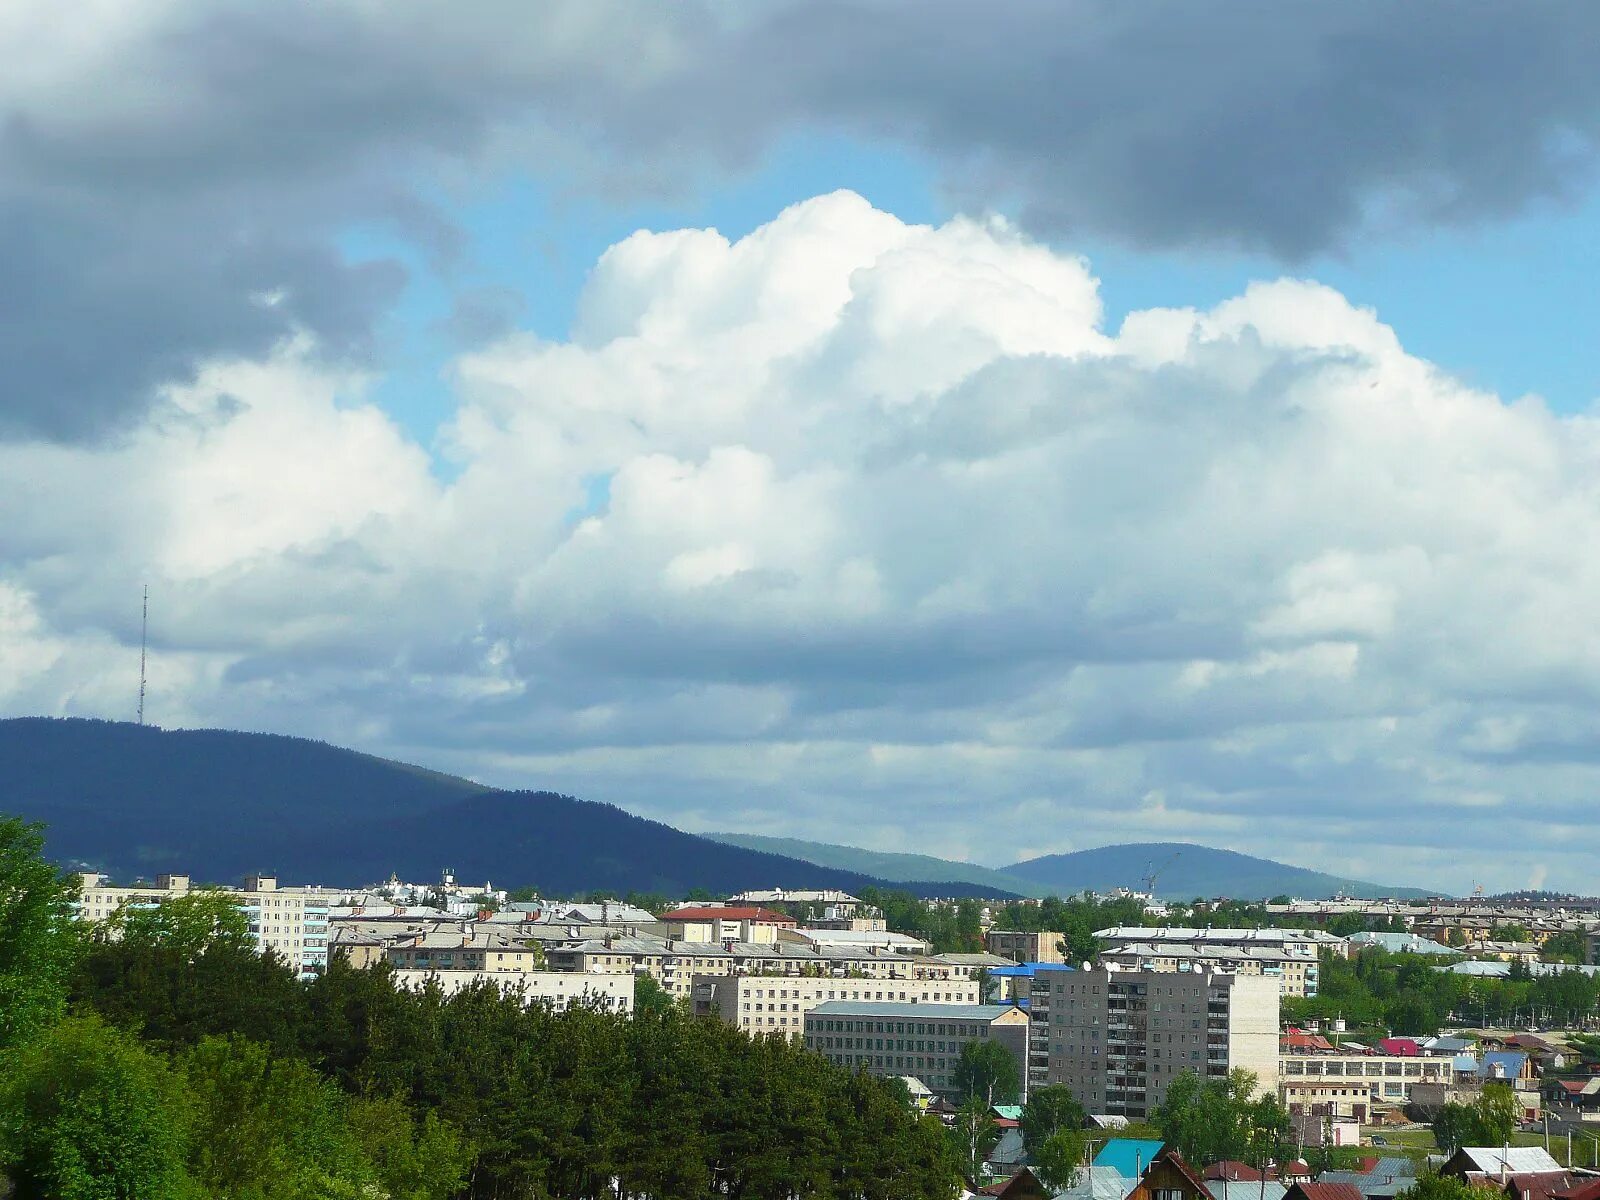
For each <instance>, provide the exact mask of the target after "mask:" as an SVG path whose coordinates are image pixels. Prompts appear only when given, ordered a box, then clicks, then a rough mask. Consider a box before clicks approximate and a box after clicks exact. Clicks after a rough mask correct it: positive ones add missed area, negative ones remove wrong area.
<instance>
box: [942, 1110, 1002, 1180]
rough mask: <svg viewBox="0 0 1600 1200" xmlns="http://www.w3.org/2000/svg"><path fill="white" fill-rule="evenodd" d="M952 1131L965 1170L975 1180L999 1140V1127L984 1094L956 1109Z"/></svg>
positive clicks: (969, 1177)
mask: <svg viewBox="0 0 1600 1200" xmlns="http://www.w3.org/2000/svg"><path fill="white" fill-rule="evenodd" d="M950 1132H951V1134H952V1135H953V1137H954V1138H955V1145H956V1149H957V1152H958V1153H959V1155H960V1158H961V1169H962V1171H963V1173H965V1175H966V1177H967V1178H968V1179H970V1180H973V1181H976V1180H977V1178H978V1176H979V1174H980V1172H981V1171H982V1169H983V1164H984V1162H985V1160H987V1159H988V1157H989V1152H990V1151H991V1150H993V1149H994V1148H995V1146H997V1145H999V1143H1000V1127H999V1125H997V1124H996V1123H995V1119H994V1114H993V1113H991V1112H990V1111H989V1105H988V1104H985V1103H984V1101H983V1098H982V1097H981V1096H972V1097H970V1098H969V1099H968V1100H967V1101H966V1102H965V1103H964V1104H962V1106H961V1107H960V1108H959V1109H957V1110H956V1118H955V1124H954V1125H953V1126H951V1130H950Z"/></svg>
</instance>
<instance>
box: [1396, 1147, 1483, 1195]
mask: <svg viewBox="0 0 1600 1200" xmlns="http://www.w3.org/2000/svg"><path fill="white" fill-rule="evenodd" d="M1441 1148H1442V1146H1441ZM1482 1197H1483V1191H1482V1189H1481V1188H1475V1187H1473V1186H1472V1185H1471V1184H1470V1183H1467V1182H1465V1181H1464V1180H1461V1179H1457V1178H1455V1176H1453V1175H1439V1174H1437V1173H1435V1172H1433V1171H1428V1172H1425V1173H1424V1174H1422V1175H1419V1176H1417V1181H1416V1182H1415V1183H1413V1184H1412V1185H1411V1186H1410V1187H1408V1188H1406V1189H1405V1190H1404V1191H1402V1192H1400V1193H1398V1194H1397V1195H1396V1196H1395V1200H1482Z"/></svg>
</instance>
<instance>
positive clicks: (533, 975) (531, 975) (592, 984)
mask: <svg viewBox="0 0 1600 1200" xmlns="http://www.w3.org/2000/svg"><path fill="white" fill-rule="evenodd" d="M393 978H394V982H395V986H396V987H403V988H409V989H411V990H420V989H422V988H425V987H427V986H429V984H430V983H432V984H437V986H438V987H440V988H442V989H443V990H444V994H445V995H447V996H450V995H454V994H455V993H456V992H459V991H461V990H463V989H464V988H469V987H474V986H477V985H478V984H481V983H490V984H493V985H494V986H495V987H497V988H499V989H500V990H501V992H503V993H504V994H505V995H507V996H516V997H518V998H520V999H522V1000H523V1001H524V1002H526V1003H528V1004H544V1005H548V1006H549V1007H550V1008H552V1009H554V1010H555V1011H557V1012H560V1011H562V1010H563V1009H565V1008H567V1007H569V1006H570V1005H573V1004H589V1005H594V1006H597V1007H600V1008H604V1009H606V1010H608V1011H610V1012H619V1013H632V1012H633V976H631V975H578V974H574V973H573V972H570V971H471V970H465V971H463V970H455V971H452V970H444V971H425V970H397V971H395V972H394V976H393Z"/></svg>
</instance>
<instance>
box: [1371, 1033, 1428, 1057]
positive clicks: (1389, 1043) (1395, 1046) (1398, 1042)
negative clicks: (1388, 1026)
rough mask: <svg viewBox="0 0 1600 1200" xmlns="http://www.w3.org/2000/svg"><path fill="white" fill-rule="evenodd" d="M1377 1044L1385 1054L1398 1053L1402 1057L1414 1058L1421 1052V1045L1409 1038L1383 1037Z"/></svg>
mask: <svg viewBox="0 0 1600 1200" xmlns="http://www.w3.org/2000/svg"><path fill="white" fill-rule="evenodd" d="M1378 1045H1379V1046H1380V1047H1381V1048H1382V1049H1383V1052H1384V1053H1385V1054H1398V1055H1400V1056H1401V1057H1403V1058H1416V1057H1417V1055H1419V1054H1421V1053H1422V1047H1421V1046H1419V1045H1417V1043H1416V1042H1415V1041H1414V1040H1413V1039H1411V1038H1403V1037H1398V1038H1384V1039H1383V1040H1382V1041H1381V1042H1379V1043H1378Z"/></svg>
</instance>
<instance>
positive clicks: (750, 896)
mask: <svg viewBox="0 0 1600 1200" xmlns="http://www.w3.org/2000/svg"><path fill="white" fill-rule="evenodd" d="M728 903H729V904H754V905H758V906H762V907H765V906H766V905H769V904H803V905H805V906H806V907H807V908H808V909H810V910H811V911H812V912H813V913H816V914H819V916H820V919H821V920H824V921H848V920H852V919H854V918H856V917H858V916H860V915H861V910H862V909H863V908H864V907H865V906H864V905H863V904H862V901H861V898H860V897H859V896H852V895H851V894H850V893H849V892H842V891H840V890H839V889H838V888H822V889H813V888H792V889H791V888H766V889H761V890H756V891H749V892H740V893H739V894H738V895H737V896H729V897H728Z"/></svg>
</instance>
